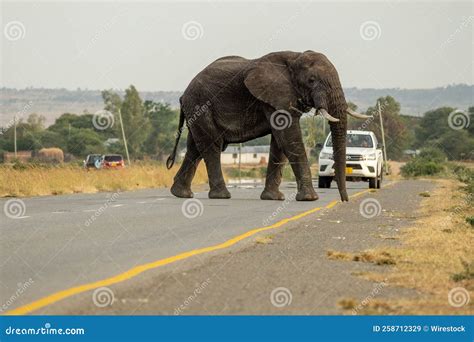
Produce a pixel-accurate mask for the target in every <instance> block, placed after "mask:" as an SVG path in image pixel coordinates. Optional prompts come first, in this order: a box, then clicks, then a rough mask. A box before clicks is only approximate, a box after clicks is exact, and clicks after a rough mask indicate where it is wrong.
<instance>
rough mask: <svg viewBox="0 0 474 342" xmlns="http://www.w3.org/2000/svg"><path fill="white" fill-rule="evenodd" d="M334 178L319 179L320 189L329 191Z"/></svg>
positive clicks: (320, 177) (321, 177)
mask: <svg viewBox="0 0 474 342" xmlns="http://www.w3.org/2000/svg"><path fill="white" fill-rule="evenodd" d="M331 182H332V177H324V176H319V177H318V188H320V189H328V188H330V187H331Z"/></svg>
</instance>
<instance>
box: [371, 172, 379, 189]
mask: <svg viewBox="0 0 474 342" xmlns="http://www.w3.org/2000/svg"><path fill="white" fill-rule="evenodd" d="M378 178H379V177H378V176H377V175H375V178H369V189H376V188H377V183H378Z"/></svg>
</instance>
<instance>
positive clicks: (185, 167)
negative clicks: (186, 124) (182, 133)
mask: <svg viewBox="0 0 474 342" xmlns="http://www.w3.org/2000/svg"><path fill="white" fill-rule="evenodd" d="M201 159H202V157H201V154H200V153H199V151H198V149H197V147H196V143H195V141H194V139H193V136H192V134H191V132H189V133H188V141H187V150H186V155H185V156H184V160H183V163H182V164H181V167H180V168H179V171H178V172H177V173H176V176H175V177H174V182H173V186H172V187H171V189H170V190H171V193H172V194H173V195H175V196H176V197H181V198H192V197H193V196H194V194H193V192H192V191H191V183H192V181H193V178H194V175H195V173H196V170H197V167H198V165H199V162H200V161H201Z"/></svg>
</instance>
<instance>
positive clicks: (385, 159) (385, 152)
mask: <svg viewBox="0 0 474 342" xmlns="http://www.w3.org/2000/svg"><path fill="white" fill-rule="evenodd" d="M377 107H378V109H379V119H380V130H381V133H382V144H383V161H384V169H385V174H386V175H388V167H387V162H388V161H387V146H385V133H384V130H383V119H382V109H381V108H380V101H377Z"/></svg>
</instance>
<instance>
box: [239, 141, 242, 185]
mask: <svg viewBox="0 0 474 342" xmlns="http://www.w3.org/2000/svg"><path fill="white" fill-rule="evenodd" d="M241 165H242V143H240V144H239V184H242V169H241Z"/></svg>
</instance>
